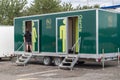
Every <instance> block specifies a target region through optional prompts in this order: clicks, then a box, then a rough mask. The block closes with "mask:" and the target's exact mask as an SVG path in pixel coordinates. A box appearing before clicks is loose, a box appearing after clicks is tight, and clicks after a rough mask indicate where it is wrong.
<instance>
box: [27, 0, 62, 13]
mask: <svg viewBox="0 0 120 80" xmlns="http://www.w3.org/2000/svg"><path fill="white" fill-rule="evenodd" d="M60 3H61V1H60V0H34V1H33V4H31V6H30V8H28V11H26V12H29V13H28V15H33V14H44V13H52V12H59V11H61V6H60Z"/></svg>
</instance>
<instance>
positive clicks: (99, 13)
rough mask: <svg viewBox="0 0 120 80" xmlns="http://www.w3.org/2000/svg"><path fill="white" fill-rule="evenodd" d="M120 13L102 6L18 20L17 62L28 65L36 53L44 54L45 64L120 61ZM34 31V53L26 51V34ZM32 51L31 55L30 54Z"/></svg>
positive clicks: (15, 22) (15, 23)
mask: <svg viewBox="0 0 120 80" xmlns="http://www.w3.org/2000/svg"><path fill="white" fill-rule="evenodd" d="M119 21H120V15H119V14H118V13H115V12H110V11H106V10H102V9H90V10H79V11H68V12H59V13H50V14H42V15H32V16H24V17H17V18H15V19H14V28H15V32H14V38H15V40H14V41H15V43H14V44H15V45H14V46H15V47H14V51H15V54H22V55H23V56H22V57H25V56H27V58H26V59H23V58H22V57H19V58H18V59H17V61H16V63H18V64H23V65H25V64H26V63H27V62H28V61H29V60H30V58H31V57H33V56H43V57H44V58H43V63H44V64H45V65H50V64H51V63H52V62H54V64H55V65H59V67H63V68H64V67H65V68H66V67H67V68H70V69H72V68H73V66H74V65H75V63H76V62H78V61H86V60H87V61H95V62H100V63H102V64H103V67H104V62H105V61H111V60H118V61H119V48H120V42H119V41H120V31H119V30H120V22H119ZM26 29H29V31H30V32H31V33H32V37H31V38H32V48H33V50H32V52H25V44H24V42H23V35H24V33H25V30H26ZM30 53H31V54H30Z"/></svg>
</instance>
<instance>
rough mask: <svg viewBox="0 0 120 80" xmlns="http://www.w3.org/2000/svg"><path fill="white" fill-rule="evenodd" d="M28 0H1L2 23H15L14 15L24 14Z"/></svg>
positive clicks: (0, 14)
mask: <svg viewBox="0 0 120 80" xmlns="http://www.w3.org/2000/svg"><path fill="white" fill-rule="evenodd" d="M26 4H27V0H0V8H1V9H0V24H2V25H13V19H14V17H19V16H21V15H22V10H23V9H24V7H25V5H26Z"/></svg>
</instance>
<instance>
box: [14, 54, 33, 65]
mask: <svg viewBox="0 0 120 80" xmlns="http://www.w3.org/2000/svg"><path fill="white" fill-rule="evenodd" d="M31 57H32V54H29V55H28V54H23V55H22V56H20V57H19V58H18V59H17V61H16V64H17V65H24V66H25V65H26V64H27V63H28V61H29V60H30V58H31Z"/></svg>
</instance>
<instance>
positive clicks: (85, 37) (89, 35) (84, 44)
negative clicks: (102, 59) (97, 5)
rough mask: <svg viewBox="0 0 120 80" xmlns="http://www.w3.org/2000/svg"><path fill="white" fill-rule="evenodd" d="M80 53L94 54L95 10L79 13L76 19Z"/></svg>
mask: <svg viewBox="0 0 120 80" xmlns="http://www.w3.org/2000/svg"><path fill="white" fill-rule="evenodd" d="M78 20H79V21H78V24H79V37H81V44H80V51H79V52H80V53H87V54H96V10H94V11H88V12H81V13H80V15H79V19H78Z"/></svg>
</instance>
